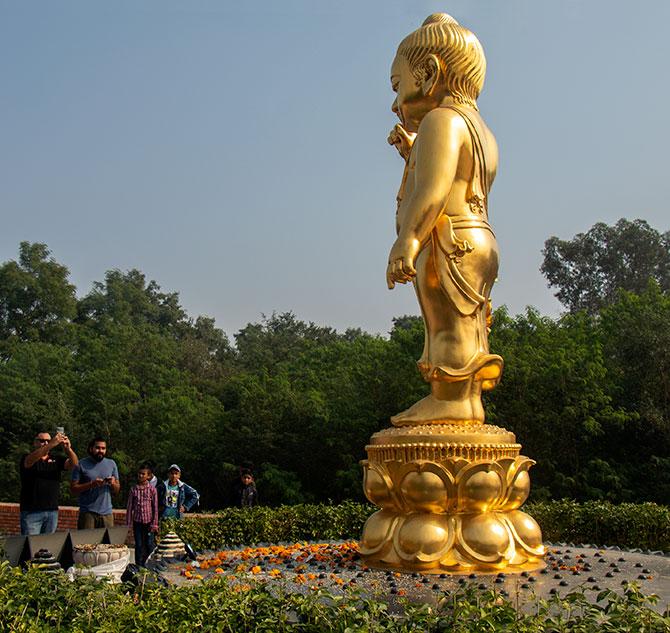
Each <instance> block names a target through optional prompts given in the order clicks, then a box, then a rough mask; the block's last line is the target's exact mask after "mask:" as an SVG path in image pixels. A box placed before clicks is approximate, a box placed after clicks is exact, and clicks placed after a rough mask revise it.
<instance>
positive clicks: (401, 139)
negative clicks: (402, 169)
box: [388, 123, 416, 160]
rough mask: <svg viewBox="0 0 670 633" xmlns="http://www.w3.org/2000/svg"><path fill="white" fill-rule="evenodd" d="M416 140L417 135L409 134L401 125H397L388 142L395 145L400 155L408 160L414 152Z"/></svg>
mask: <svg viewBox="0 0 670 633" xmlns="http://www.w3.org/2000/svg"><path fill="white" fill-rule="evenodd" d="M415 138H416V134H415V133H413V132H408V131H407V130H405V128H404V127H403V126H402V125H400V123H396V125H395V127H394V128H393V129H392V130H391V132H390V133H389V137H388V142H389V145H393V146H394V147H395V148H396V149H397V150H398V153H399V154H400V155H401V156H402V157H403V158H404V159H405V160H407V159H408V158H409V153H410V152H411V151H412V145H413V144H414V139H415Z"/></svg>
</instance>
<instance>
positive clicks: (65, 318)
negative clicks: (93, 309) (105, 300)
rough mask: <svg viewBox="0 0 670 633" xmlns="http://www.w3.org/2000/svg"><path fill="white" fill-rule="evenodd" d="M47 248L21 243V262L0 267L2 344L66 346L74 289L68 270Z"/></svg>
mask: <svg viewBox="0 0 670 633" xmlns="http://www.w3.org/2000/svg"><path fill="white" fill-rule="evenodd" d="M50 255H51V253H50V251H49V249H48V248H47V246H46V244H39V243H35V244H31V243H30V242H21V245H20V247H19V260H18V261H13V260H12V261H8V262H5V263H4V264H2V265H1V266H0V341H2V342H3V349H5V350H6V349H7V345H8V344H10V343H11V341H12V340H15V339H16V340H18V341H42V342H46V343H65V342H66V341H67V338H68V334H69V331H70V328H69V325H70V320H71V319H72V318H73V317H74V316H75V314H76V310H77V303H76V298H75V288H74V286H73V285H72V284H71V283H70V282H69V281H68V277H69V272H68V269H67V268H66V267H65V266H63V265H62V264H59V263H57V262H56V261H55V260H54V259H53V258H51V257H50Z"/></svg>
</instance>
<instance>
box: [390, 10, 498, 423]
mask: <svg viewBox="0 0 670 633" xmlns="http://www.w3.org/2000/svg"><path fill="white" fill-rule="evenodd" d="M485 72H486V59H485V57H484V51H483V50H482V47H481V45H480V43H479V41H478V40H477V38H476V37H475V36H474V35H473V34H472V33H471V32H470V31H468V30H467V29H464V28H462V27H461V26H459V25H458V23H457V22H456V21H455V20H454V19H453V18H451V17H450V16H447V15H445V14H436V15H432V16H430V17H429V18H428V19H427V20H426V21H425V22H424V25H423V26H422V27H421V28H420V29H418V30H416V31H414V32H413V33H411V34H410V35H408V36H407V37H406V38H405V39H404V40H403V41H402V42H401V44H400V46H399V47H398V54H397V55H396V58H395V61H394V62H393V66H392V67H391V85H392V87H393V90H394V91H395V92H396V94H397V97H396V99H395V101H394V102H393V108H392V109H393V111H394V112H395V113H396V114H397V115H398V118H399V119H400V121H401V123H400V124H399V125H396V128H395V129H394V130H393V132H392V133H391V136H390V137H389V142H391V143H392V144H394V145H396V146H397V148H398V150H399V152H400V154H401V155H402V156H403V158H405V161H406V163H405V170H404V174H403V178H402V184H401V187H400V191H399V193H398V210H397V215H396V218H397V221H396V226H397V233H398V238H397V239H396V241H395V243H394V244H393V247H392V248H391V253H390V255H389V263H388V269H387V273H386V276H387V281H388V286H389V288H393V287H394V285H395V284H396V283H405V282H407V281H413V282H414V287H415V289H416V294H417V297H418V299H419V305H420V306H421V313H422V314H423V318H424V322H425V328H426V337H425V345H424V350H423V354H422V356H421V359H420V360H419V362H418V365H419V369H420V371H421V373H422V375H423V377H424V378H425V380H427V381H428V382H430V385H431V394H430V395H429V396H427V397H426V398H424V399H423V400H420V401H419V402H417V403H416V404H415V405H413V406H412V407H410V408H409V409H407V410H406V411H403V412H402V413H399V414H398V415H396V416H395V417H394V418H392V422H393V423H394V424H396V425H406V424H443V423H448V422H459V423H473V422H474V423H478V422H483V421H484V408H483V407H482V402H481V392H482V389H492V388H493V387H494V386H495V385H496V384H497V382H498V380H499V378H500V374H501V372H502V364H503V361H502V358H501V357H500V356H496V355H495V354H489V350H488V331H487V317H488V316H489V314H490V302H489V295H490V292H491V288H492V286H493V283H494V281H495V279H496V275H497V273H498V247H497V244H496V239H495V235H494V234H493V230H492V229H491V226H490V224H489V222H488V193H489V189H490V188H491V184H492V183H493V179H494V178H495V174H496V168H497V166H498V147H497V145H496V141H495V138H494V137H493V134H492V133H491V131H490V130H489V129H488V127H487V126H486V124H485V123H484V121H483V119H482V118H481V116H480V115H479V111H478V108H477V102H476V99H477V97H478V96H479V93H480V91H481V89H482V86H483V84H484V75H485Z"/></svg>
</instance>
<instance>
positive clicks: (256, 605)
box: [0, 563, 670, 633]
mask: <svg viewBox="0 0 670 633" xmlns="http://www.w3.org/2000/svg"><path fill="white" fill-rule="evenodd" d="M242 582H244V581H243V580H242V579H232V580H231V579H226V578H216V579H212V580H208V581H206V582H198V581H195V582H194V583H193V585H191V586H189V587H183V588H174V587H167V588H162V587H157V586H149V585H147V586H144V587H140V588H135V587H132V586H127V585H110V584H107V583H106V582H102V581H95V580H93V579H85V578H82V579H78V580H76V581H75V582H70V581H69V580H67V578H66V577H65V575H64V574H57V575H50V574H45V573H43V572H40V571H38V570H34V569H33V570H29V571H28V572H27V573H24V572H22V571H21V570H20V569H18V568H12V567H10V566H9V565H8V564H7V563H2V564H0V630H2V631H14V632H17V633H19V632H25V633H28V632H30V633H34V632H37V633H39V632H44V633H46V632H49V633H51V632H53V631H56V632H60V631H63V632H68V631H72V632H77V633H83V632H88V631H105V633H117V632H118V633H121V632H123V633H132V632H134V631H137V632H141V633H158V632H170V633H173V632H174V633H181V632H184V633H187V632H188V633H190V632H191V631H218V632H223V631H228V632H231V633H232V632H234V633H244V632H245V631H265V632H273V633H281V632H282V631H294V632H295V631H301V632H304V633H322V632H323V631H334V632H341V633H347V632H349V633H353V632H354V631H361V632H362V631H365V632H366V633H384V632H398V633H401V632H402V633H409V632H419V631H427V632H433V631H435V632H437V631H450V632H453V633H473V632H474V633H478V632H482V633H483V632H484V631H488V632H491V631H493V632H495V631H509V632H519V633H522V632H523V633H536V632H537V633H539V632H541V631H556V632H558V631H580V632H582V633H602V631H645V632H647V633H656V632H658V633H661V632H667V631H668V630H670V617H667V616H665V617H664V616H662V615H659V614H658V613H656V612H655V611H654V610H653V609H652V605H653V600H651V599H649V598H645V596H643V595H642V594H641V593H640V592H639V590H638V589H637V587H636V586H635V585H631V586H629V587H628V588H627V589H626V591H625V592H624V594H623V595H622V596H618V595H616V594H615V593H613V592H608V591H605V592H603V593H602V594H601V595H600V596H599V598H601V599H602V602H601V603H600V604H599V605H593V604H590V603H589V601H588V600H587V598H586V597H585V596H584V595H583V594H581V593H571V594H569V595H567V596H563V597H562V598H560V599H559V598H558V597H556V598H555V599H553V600H551V601H548V602H545V601H539V602H538V603H537V604H536V605H533V608H532V609H529V611H530V613H519V612H517V610H516V609H515V607H514V605H513V604H512V602H510V601H509V600H505V599H502V598H501V597H500V595H498V594H496V593H495V592H493V591H484V592H479V591H477V590H475V589H474V588H472V587H469V588H464V589H459V590H458V591H457V592H454V593H452V594H448V595H447V594H441V596H438V598H439V601H438V602H437V604H435V605H426V604H421V605H411V604H406V605H405V606H404V607H403V609H402V611H401V612H400V613H399V614H391V613H389V609H388V606H387V604H386V603H385V602H384V601H383V600H380V599H376V598H370V597H365V596H363V595H362V594H359V593H347V594H345V595H339V596H334V595H332V594H328V593H326V592H323V591H315V592H311V593H308V594H307V595H304V594H301V593H291V592H290V591H285V590H284V588H283V587H282V585H280V584H276V583H273V584H271V585H263V584H260V583H259V584H255V583H252V584H241V583H242Z"/></svg>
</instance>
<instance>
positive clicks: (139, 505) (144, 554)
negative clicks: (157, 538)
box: [126, 462, 158, 565]
mask: <svg viewBox="0 0 670 633" xmlns="http://www.w3.org/2000/svg"><path fill="white" fill-rule="evenodd" d="M153 476H154V473H153V469H152V467H151V465H150V464H148V463H146V462H144V463H142V464H140V466H139V468H138V469H137V485H135V486H133V487H132V488H131V489H130V494H129V495H128V511H127V512H126V523H127V524H128V527H132V528H133V535H134V537H135V563H136V564H137V565H144V564H145V563H146V561H147V558H148V556H149V554H151V552H152V551H153V549H154V533H155V532H158V494H157V493H156V488H154V487H153V486H152V485H151V484H150V483H149V482H150V481H151V478H152V477H153Z"/></svg>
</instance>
